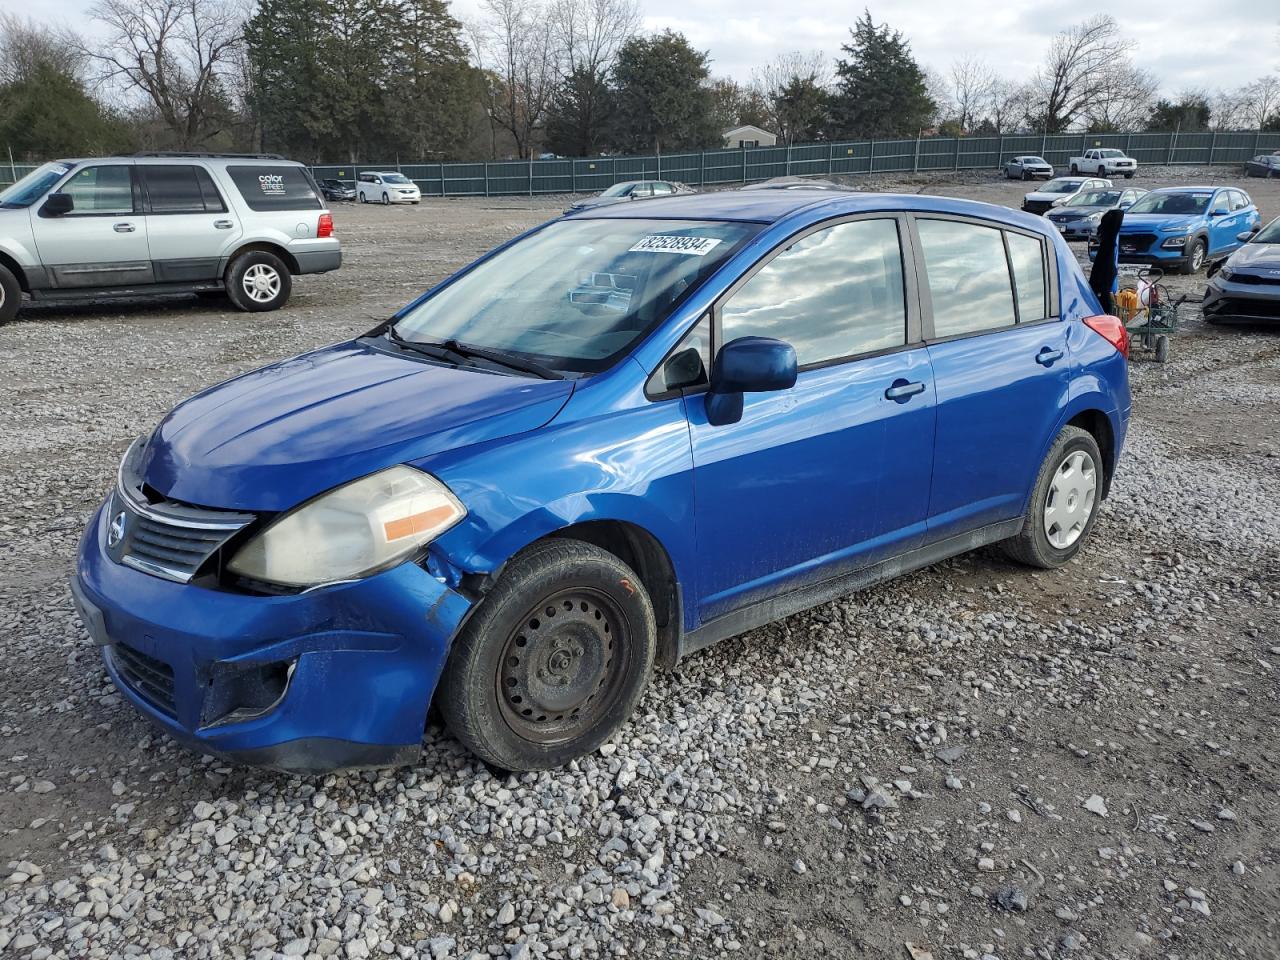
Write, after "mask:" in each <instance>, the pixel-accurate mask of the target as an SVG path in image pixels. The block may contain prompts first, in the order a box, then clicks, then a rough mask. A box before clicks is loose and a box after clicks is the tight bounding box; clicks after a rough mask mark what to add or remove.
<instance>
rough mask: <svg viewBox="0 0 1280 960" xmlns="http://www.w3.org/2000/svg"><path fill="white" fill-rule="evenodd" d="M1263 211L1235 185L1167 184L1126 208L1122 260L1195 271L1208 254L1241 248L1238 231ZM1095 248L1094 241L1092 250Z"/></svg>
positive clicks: (1218, 255)
mask: <svg viewBox="0 0 1280 960" xmlns="http://www.w3.org/2000/svg"><path fill="white" fill-rule="evenodd" d="M1260 220H1261V217H1260V216H1259V214H1258V208H1257V207H1256V206H1254V203H1253V200H1251V199H1250V197H1249V195H1248V194H1247V193H1245V192H1244V191H1243V190H1240V189H1237V188H1235V187H1165V188H1163V189H1160V190H1152V191H1151V192H1150V193H1148V194H1147V195H1146V196H1145V197H1142V198H1141V199H1140V200H1138V201H1137V202H1136V203H1134V204H1133V206H1131V207H1129V209H1128V210H1127V211H1126V212H1125V215H1124V223H1123V224H1121V226H1120V237H1119V245H1120V262H1121V263H1144V264H1148V265H1150V266H1156V267H1160V268H1161V269H1163V270H1165V272H1172V271H1174V270H1178V271H1181V272H1182V273H1186V274H1191V273H1195V272H1196V271H1197V270H1199V269H1200V268H1201V267H1202V266H1204V264H1205V263H1206V262H1207V261H1209V260H1219V259H1221V258H1223V257H1226V256H1228V255H1230V254H1231V253H1233V252H1234V251H1235V250H1237V249H1238V248H1239V247H1240V245H1241V242H1242V241H1241V240H1240V234H1241V233H1245V232H1248V231H1251V230H1254V229H1255V228H1256V227H1257V226H1258V223H1259V221H1260ZM1096 250H1097V241H1096V239H1094V240H1091V241H1090V248H1089V256H1090V257H1093V256H1094V254H1095V253H1096Z"/></svg>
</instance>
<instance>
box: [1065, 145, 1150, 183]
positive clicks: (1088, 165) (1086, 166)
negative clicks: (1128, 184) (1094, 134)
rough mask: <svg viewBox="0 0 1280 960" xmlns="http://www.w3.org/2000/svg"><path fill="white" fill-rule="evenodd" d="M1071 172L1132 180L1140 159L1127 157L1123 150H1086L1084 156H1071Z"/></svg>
mask: <svg viewBox="0 0 1280 960" xmlns="http://www.w3.org/2000/svg"><path fill="white" fill-rule="evenodd" d="M1071 172H1072V173H1092V174H1094V175H1096V176H1099V177H1115V176H1121V177H1124V178H1125V179H1126V180H1131V179H1133V175H1134V174H1135V173H1137V172H1138V161H1137V160H1134V159H1133V158H1132V157H1126V156H1125V155H1124V151H1123V150H1086V151H1085V152H1084V156H1083V157H1072V158H1071Z"/></svg>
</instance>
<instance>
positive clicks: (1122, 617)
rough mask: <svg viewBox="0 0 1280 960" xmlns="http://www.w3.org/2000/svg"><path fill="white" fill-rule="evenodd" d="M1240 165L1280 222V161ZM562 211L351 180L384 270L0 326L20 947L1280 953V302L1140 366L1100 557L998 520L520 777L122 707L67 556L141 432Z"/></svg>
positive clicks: (4, 604)
mask: <svg viewBox="0 0 1280 960" xmlns="http://www.w3.org/2000/svg"><path fill="white" fill-rule="evenodd" d="M1230 176H1231V175H1230V174H1229V173H1225V172H1223V171H1213V172H1207V173H1206V172H1200V173H1196V172H1187V171H1155V170H1153V171H1144V176H1143V178H1142V180H1141V181H1140V182H1141V183H1143V184H1144V185H1151V183H1152V182H1153V181H1156V180H1159V179H1161V178H1162V177H1167V178H1168V179H1189V178H1191V177H1196V178H1199V179H1208V178H1224V177H1225V178H1227V179H1230ZM858 183H859V185H868V184H872V185H874V186H875V187H876V188H878V189H897V190H904V191H909V192H942V193H950V194H953V195H964V196H972V197H975V198H978V199H985V200H993V201H996V202H1002V203H1008V204H1011V205H1016V203H1017V201H1018V198H1019V197H1020V196H1021V194H1022V192H1024V190H1025V188H1024V187H1023V186H1022V185H1021V184H1017V183H1004V182H1001V181H999V180H997V179H994V178H992V177H990V176H987V175H964V176H963V177H961V178H958V179H953V180H951V181H949V182H948V181H942V180H939V179H937V178H932V179H931V178H926V177H920V178H912V179H910V180H896V181H895V180H890V179H886V178H876V179H875V180H874V181H867V180H865V179H864V180H861V181H858ZM1243 185H1244V186H1246V188H1248V189H1249V190H1250V191H1251V192H1252V194H1253V195H1254V196H1255V198H1257V199H1258V201H1259V203H1260V204H1261V205H1262V207H1263V212H1264V215H1267V216H1275V215H1277V214H1280V183H1271V182H1268V183H1265V184H1264V183H1263V182H1261V181H1249V182H1244V183H1243ZM561 205H562V200H559V199H557V198H540V199H536V200H520V199H506V200H488V201H481V200H473V201H449V202H425V203H424V204H423V205H422V206H421V207H414V208H392V209H386V210H384V209H381V208H368V209H363V208H360V209H343V210H340V211H339V212H338V213H337V217H336V219H337V221H338V230H339V233H340V235H341V236H342V238H343V241H344V243H345V250H346V266H344V268H343V269H342V270H341V271H340V272H339V273H337V274H333V275H329V276H323V277H308V278H303V279H302V280H300V281H299V282H298V284H297V286H296V288H295V292H294V299H293V301H292V303H291V304H290V305H289V306H288V307H287V308H286V309H284V310H283V311H280V312H278V313H275V314H270V315H265V316H253V317H251V316H248V315H245V314H240V313H233V312H230V310H228V309H223V308H221V307H220V306H219V305H217V304H212V305H211V304H209V303H207V302H194V301H187V300H177V301H169V302H166V303H161V304H156V303H151V304H144V305H129V306H125V305H118V304H112V305H107V306H96V307H84V308H78V309H67V308H58V309H32V310H30V311H28V312H27V313H26V314H24V316H23V317H22V318H21V320H20V321H19V322H17V323H15V324H12V325H10V326H7V327H4V328H2V329H0V384H2V386H0V397H2V403H0V410H3V414H0V415H2V416H3V417H4V418H5V428H4V430H3V431H2V432H0V454H2V457H0V469H2V470H3V479H4V482H3V484H0V558H2V559H0V644H2V649H3V652H4V656H5V662H6V664H7V667H6V669H5V670H4V671H3V674H2V675H0V863H6V864H7V868H6V869H5V870H3V871H0V954H3V955H7V956H15V957H21V958H28V957H29V958H33V960H42V958H46V957H59V958H63V957H66V958H72V957H75V958H79V957H107V956H149V957H153V958H166V957H172V958H187V957H191V958H196V957H233V958H240V957H252V958H262V960H266V958H274V957H277V956H281V955H283V956H286V957H301V956H320V957H328V956H336V957H347V958H361V957H381V956H388V957H391V956H399V957H433V958H441V957H464V956H472V957H484V956H497V957H508V956H509V957H520V958H530V957H591V956H689V957H712V956H717V957H718V956H721V955H722V954H725V953H734V952H739V951H740V952H742V953H743V954H745V955H753V956H765V957H826V956H837V957H851V956H866V957H874V958H880V957H903V958H907V960H926V958H934V960H943V958H981V960H990V958H992V957H996V958H1001V960H1008V958H1014V957H1044V958H1048V957H1057V956H1060V955H1071V956H1076V957H1099V958H1101V957H1109V958H1120V957H1130V958H1137V957H1160V958H1169V960H1176V958H1185V960H1208V958H1213V960H1218V958H1229V957H1248V958H1257V957H1275V956H1280V946H1278V944H1280V837H1278V835H1277V832H1276V827H1275V824H1276V821H1277V815H1278V814H1280V795H1278V790H1280V747H1277V745H1276V739H1275V727H1276V721H1277V719H1278V718H1280V709H1278V708H1277V689H1278V686H1277V680H1278V679H1280V631H1278V629H1277V625H1276V623H1277V618H1278V616H1280V609H1278V608H1280V572H1278V571H1280V550H1278V548H1277V542H1278V541H1280V511H1277V510H1276V509H1275V506H1276V504H1278V503H1280V469H1278V468H1280V459H1277V457H1280V329H1266V328H1262V327H1232V328H1225V329H1224V328H1209V327H1207V326H1205V325H1204V324H1203V323H1202V322H1201V321H1200V319H1199V316H1198V314H1197V313H1196V310H1195V307H1194V305H1188V307H1187V308H1186V315H1187V316H1189V320H1188V322H1187V323H1186V325H1185V328H1184V330H1183V331H1182V332H1181V334H1180V335H1179V336H1178V337H1177V339H1176V340H1175V343H1174V348H1173V355H1172V358H1171V361H1170V363H1169V364H1168V365H1166V366H1163V367H1160V366H1157V365H1155V364H1153V363H1150V362H1135V363H1134V365H1133V374H1132V378H1133V385H1134V392H1135V418H1134V421H1133V425H1132V430H1131V435H1130V441H1129V445H1128V448H1127V450H1126V453H1125V457H1124V460H1123V463H1122V469H1121V472H1120V473H1119V476H1118V479H1117V483H1116V486H1115V489H1114V493H1113V496H1112V497H1111V498H1110V500H1109V501H1108V502H1107V504H1106V506H1105V508H1104V512H1103V515H1102V517H1101V519H1100V522H1099V523H1098V525H1097V527H1096V530H1095V533H1094V537H1093V540H1092V542H1091V544H1090V545H1089V547H1088V549H1087V550H1086V551H1085V553H1084V554H1083V555H1082V557H1080V558H1079V559H1077V560H1076V561H1075V562H1073V563H1072V564H1070V565H1069V566H1067V567H1066V568H1064V569H1062V570H1059V571H1055V572H1051V573H1032V572H1029V571H1026V570H1024V569H1021V568H1017V567H1015V566H1013V565H1011V564H1009V563H1008V562H1006V561H1005V560H1003V559H1001V557H1000V556H999V555H998V554H997V553H996V552H995V551H992V550H988V551H982V552H979V553H976V554H971V555H968V556H964V557H960V558H957V559H955V560H952V561H949V562H946V563H943V564H940V565H938V566H936V567H933V568H930V569H928V570H926V571H923V572H921V573H918V574H916V575H913V576H911V577H908V578H906V579H904V580H901V581H899V582H896V583H893V584H890V585H887V586H883V587H880V588H878V589H875V590H872V591H869V592H866V593H863V594H860V595H857V596H854V597H851V598H848V599H845V600H842V601H839V602H835V603H830V604H827V605H825V606H822V607H818V608H816V609H814V610H812V611H809V612H807V613H804V614H801V615H798V616H794V617H792V618H790V619H788V620H786V621H783V622H781V623H777V624H774V625H772V626H769V627H766V628H763V629H760V630H756V631H753V632H752V633H750V634H746V635H744V636H741V637H738V638H735V639H733V640H730V641H727V642H725V643H723V644H721V645H719V646H717V647H715V648H712V649H711V650H708V651H705V652H703V653H700V654H697V655H695V656H693V657H691V658H689V659H688V660H686V661H685V662H684V663H682V664H681V665H680V667H679V668H678V670H676V671H675V672H674V673H672V674H668V675H665V676H662V677H659V678H658V679H657V681H656V682H655V684H654V686H653V688H652V691H651V692H650V693H649V695H648V696H647V697H646V698H645V700H644V701H643V703H642V705H641V708H640V711H639V713H638V715H637V717H636V718H635V720H634V721H633V722H632V723H631V724H629V725H628V726H627V727H626V728H625V729H624V731H623V732H622V734H621V735H620V736H619V737H618V738H617V740H616V741H615V742H614V743H612V744H609V745H607V746H606V747H605V748H603V749H602V750H600V751H599V753H597V754H595V755H593V756H590V757H587V758H586V759H584V760H582V761H580V762H578V763H576V764H574V765H572V766H571V767H569V768H568V769H565V770H561V771H557V772H553V773H546V774H539V775H527V776H521V777H506V778H497V777H495V776H493V775H492V774H491V773H490V772H488V771H487V770H485V769H482V768H478V767H477V765H476V764H475V763H474V762H473V761H472V760H471V759H470V758H469V757H468V756H467V755H466V754H465V753H464V752H463V751H462V750H461V749H460V748H459V746H458V745H457V744H456V743H455V742H454V741H453V740H452V739H451V738H450V737H449V736H448V735H447V734H446V733H444V732H443V731H442V730H440V729H438V728H432V729H429V730H428V732H427V736H426V749H425V755H424V757H423V760H422V762H421V763H420V764H419V765H418V766H416V767H414V768H411V769H402V770H395V771H386V772H382V773H364V774H358V775H348V776H330V777H325V778H321V779H314V780H305V779H290V778H287V777H282V776H276V775H272V774H264V773H260V772H257V771H252V770H245V769H240V768H237V767H233V766H229V765H227V764H225V763H223V762H221V761H217V760H214V759H212V758H208V757H200V756H197V755H195V754H192V753H190V752H188V751H187V750H185V749H183V748H180V747H178V746H176V745H175V744H173V743H172V742H170V741H169V740H168V739H166V738H165V737H163V736H160V735H158V734H156V733H154V732H153V731H152V729H151V728H150V727H149V726H148V725H147V724H146V723H145V722H143V721H142V720H141V719H140V718H139V717H138V716H137V715H136V714H135V713H134V711H133V710H132V709H131V708H130V707H129V705H128V704H127V703H125V702H123V701H122V700H121V698H120V696H119V695H117V694H116V693H115V692H114V691H113V689H112V687H111V686H110V684H109V683H108V681H107V679H106V675H105V673H104V672H103V669H102V667H101V665H100V662H99V660H98V655H97V652H96V651H95V650H94V649H93V648H92V647H91V646H90V645H89V644H88V641H87V638H86V636H85V634H84V631H83V630H82V629H81V627H80V625H79V623H78V622H77V620H76V617H75V615H74V613H73V610H72V606H71V601H70V596H69V594H68V591H67V588H66V585H65V578H66V576H67V574H68V572H69V570H70V569H71V565H72V557H73V553H74V550H75V545H76V541H77V538H78V537H79V533H80V530H81V529H82V527H83V526H84V523H85V521H86V519H87V517H88V515H89V513H90V512H91V510H92V509H93V507H94V506H95V504H96V502H97V501H98V500H99V498H100V497H101V496H102V494H103V492H104V491H105V490H106V489H107V488H108V486H109V484H110V483H111V482H112V478H113V475H114V471H115V467H116V463H117V461H118V458H119V456H120V454H121V453H122V452H123V450H124V448H125V446H126V445H127V444H128V442H129V441H130V440H132V438H133V437H135V436H137V435H138V434H139V433H141V432H142V431H143V430H145V429H148V428H149V427H150V426H151V425H153V424H154V423H155V422H156V420H157V419H158V418H159V417H160V416H161V415H162V414H163V412H164V411H165V410H166V409H167V408H168V407H170V406H171V405H172V404H174V403H175V402H177V401H178V400H180V399H182V398H183V397H185V396H187V395H188V394H190V393H192V392H193V391H195V390H196V389H198V388H200V387H203V386H205V385H207V384H210V383H213V382H216V381H218V380H221V379H223V378H225V377H227V376H230V375H232V374H234V373H236V372H238V371H240V370H244V369H248V368H251V367H254V366H257V365H259V364H261V363H263V362H266V361H268V360H271V359H275V358H278V357H283V356H286V355H289V354H292V353H295V352H298V351H300V350H302V349H305V348H308V347H311V346H314V345H318V344H322V343H325V342H329V341H333V340H337V339H340V338H344V337H347V336H349V335H351V334H353V333H356V332H358V331H360V330H362V329H364V328H367V327H368V326H370V325H371V324H372V323H373V321H375V320H377V319H379V318H381V317H383V316H385V315H387V314H388V313H389V312H390V311H392V310H394V309H395V308H396V307H397V306H399V305H400V304H401V303H403V302H404V301H406V300H407V299H409V298H410V297H411V296H412V295H413V294H415V293H416V292H418V291H419V290H421V289H422V288H423V287H424V286H425V285H427V284H428V283H430V282H431V281H434V280H436V279H438V278H439V277H441V276H443V275H445V274H446V273H447V272H448V271H449V270H450V269H452V268H454V267H456V266H458V265H460V264H462V263H464V262H465V261H467V260H468V259H470V258H471V257H473V256H474V255H476V254H478V253H480V252H481V251H482V250H484V249H486V248H488V247H490V246H491V245H493V244H495V243H496V242H498V241H500V240H502V239H505V238H507V237H509V236H511V235H512V234H513V233H515V232H516V231H518V230H520V229H523V228H525V227H528V226H531V225H533V224H535V223H538V222H540V221H541V220H543V219H545V218H546V217H547V216H549V215H553V214H554V213H556V212H558V210H559V208H560V206H561ZM1199 284H1200V281H1198V280H1197V281H1195V282H1188V281H1183V280H1175V281H1174V285H1175V286H1176V287H1177V288H1178V289H1180V290H1184V291H1188V292H1194V291H1196V290H1198V289H1199Z"/></svg>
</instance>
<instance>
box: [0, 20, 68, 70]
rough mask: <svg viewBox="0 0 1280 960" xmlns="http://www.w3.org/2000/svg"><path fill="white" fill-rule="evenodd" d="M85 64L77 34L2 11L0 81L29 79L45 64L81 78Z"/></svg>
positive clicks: (0, 21)
mask: <svg viewBox="0 0 1280 960" xmlns="http://www.w3.org/2000/svg"><path fill="white" fill-rule="evenodd" d="M84 66H85V56H84V52H83V50H82V49H81V45H80V39H79V37H77V36H76V35H75V34H73V33H71V32H70V31H67V30H60V29H55V28H53V27H49V26H46V25H44V24H42V23H36V22H35V21H34V20H24V19H22V18H21V17H18V16H15V15H13V14H10V13H0V83H17V82H19V81H23V80H29V79H31V78H32V77H33V76H34V75H35V74H36V72H37V71H38V70H39V69H40V68H42V67H44V68H52V69H53V70H55V71H57V72H58V73H63V74H66V75H67V76H71V77H76V78H77V79H79V78H81V77H83V75H84Z"/></svg>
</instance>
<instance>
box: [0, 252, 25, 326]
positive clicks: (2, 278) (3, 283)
mask: <svg viewBox="0 0 1280 960" xmlns="http://www.w3.org/2000/svg"><path fill="white" fill-rule="evenodd" d="M21 308H22V285H21V284H20V283H18V278H17V277H15V276H14V275H13V272H12V271H11V270H10V269H9V268H8V267H5V266H0V323H8V322H9V321H10V320H12V319H13V318H14V317H16V316H17V315H18V311H19V310H20V309H21Z"/></svg>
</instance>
